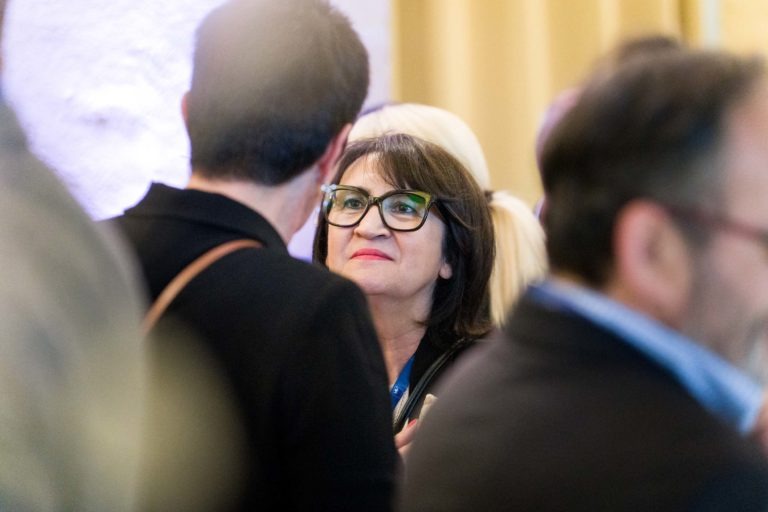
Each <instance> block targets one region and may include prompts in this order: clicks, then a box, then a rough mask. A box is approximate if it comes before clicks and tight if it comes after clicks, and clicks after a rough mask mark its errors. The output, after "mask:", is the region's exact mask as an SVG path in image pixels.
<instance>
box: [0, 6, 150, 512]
mask: <svg viewBox="0 0 768 512" xmlns="http://www.w3.org/2000/svg"><path fill="white" fill-rule="evenodd" d="M5 3H6V2H5V1H3V0H0V27H1V26H2V18H3V14H4V12H5ZM132 270H133V268H132V267H131V265H130V263H129V262H128V261H127V260H126V259H125V258H124V257H123V255H122V253H121V251H120V245H119V244H118V242H117V241H116V240H114V239H113V238H112V237H111V236H110V234H109V233H106V232H104V233H102V232H99V231H98V230H97V228H95V227H94V225H93V223H92V221H91V219H90V218H89V217H88V216H87V215H86V214H85V212H84V211H83V210H82V209H81V208H80V206H79V205H78V204H77V202H76V201H75V200H74V199H73V198H72V196H71V195H70V194H69V192H68V191H67V190H66V188H65V187H64V186H63V185H62V183H60V182H59V180H58V179H57V178H56V177H55V176H54V174H53V173H52V172H51V171H50V170H49V169H47V168H46V167H45V166H44V165H43V164H41V163H40V162H39V161H38V160H37V159H36V158H35V157H34V156H32V154H31V153H30V152H29V150H28V149H27V144H26V140H25V138H24V135H23V134H22V133H21V131H20V129H19V126H18V123H17V121H16V117H15V116H14V114H13V112H12V111H11V110H10V108H8V106H6V105H5V103H3V102H0V272H2V277H1V278H0V282H2V285H1V286H0V326H2V327H1V328H0V510H14V511H16V510H18V511H40V512H55V511H61V510H81V511H89V512H99V511H105V510H110V511H115V512H128V511H131V510H135V508H134V507H135V505H136V497H137V487H138V476H139V475H138V473H139V459H140V446H141V445H140V442H141V424H142V418H143V396H144V392H145V367H144V365H145V361H144V357H145V352H144V347H143V345H142V343H141V335H140V332H139V319H140V309H141V307H142V305H141V303H140V300H139V293H138V291H137V287H136V283H135V281H134V280H133V273H132Z"/></svg>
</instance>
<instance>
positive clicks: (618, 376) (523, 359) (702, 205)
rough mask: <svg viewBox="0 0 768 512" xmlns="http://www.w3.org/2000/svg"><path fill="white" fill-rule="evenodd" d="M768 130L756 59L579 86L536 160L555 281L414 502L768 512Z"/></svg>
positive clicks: (664, 57) (461, 389) (408, 489)
mask: <svg viewBox="0 0 768 512" xmlns="http://www.w3.org/2000/svg"><path fill="white" fill-rule="evenodd" d="M766 141H768V80H766V73H765V66H764V64H763V62H762V61H759V60H754V59H741V58H736V57H734V56H731V55H727V54H722V53H709V52H693V51H679V52H677V51H676V52H668V53H666V54H660V55H656V56H654V58H642V57H638V58H636V59H632V60H631V61H630V62H627V63H626V64H625V65H621V66H618V67H617V68H616V69H615V70H614V71H612V72H610V73H608V74H604V75H599V76H596V77H595V78H594V79H593V80H592V81H591V82H590V83H588V84H587V85H586V86H585V88H584V90H583V92H582V94H581V96H580V98H579V100H578V102H577V103H576V104H575V105H574V106H573V107H572V109H571V110H570V111H569V112H568V114H566V115H565V117H564V118H563V119H562V121H561V122H560V123H559V124H558V125H557V126H556V127H555V128H554V130H553V132H552V134H551V135H550V137H549V139H548V141H547V143H546V145H545V147H544V151H543V155H542V160H541V163H542V171H543V178H544V185H545V190H546V194H547V197H548V199H549V203H548V204H549V206H548V209H547V213H546V216H545V225H546V228H547V233H548V240H547V248H548V252H549V258H550V265H551V269H552V275H551V277H550V279H549V280H547V281H546V282H545V283H543V284H542V285H540V286H534V287H532V288H530V289H529V291H528V292H527V294H526V295H525V297H524V299H523V300H522V301H521V303H520V305H519V306H518V307H517V308H516V309H515V310H514V311H513V312H512V314H511V316H510V318H509V319H508V321H507V325H508V327H507V329H506V331H505V332H504V334H503V336H502V339H501V340H499V341H498V343H496V344H494V345H492V346H490V347H488V349H487V350H485V351H484V352H483V353H480V354H477V356H476V358H475V360H474V361H471V362H470V364H467V365H465V366H464V367H463V368H462V369H461V370H460V371H459V372H458V374H457V375H455V376H454V377H455V378H454V379H453V380H452V382H451V383H450V384H449V386H448V389H446V390H445V391H444V394H443V398H441V401H440V402H439V403H438V404H437V405H435V407H434V408H433V410H432V411H431V417H430V418H427V420H426V421H425V422H424V425H423V426H422V431H421V432H420V436H419V437H418V438H417V439H416V441H415V443H414V446H413V449H412V453H411V458H410V459H409V461H408V462H409V466H408V481H407V483H406V485H405V489H404V496H403V500H404V503H405V506H404V510H408V511H410V510H413V511H431V510H440V511H452V510H470V509H472V510H536V511H548V510H551V511H554V510H569V511H591V512H594V511H602V510H604V511H622V510H654V511H676V510H740V511H764V510H766V509H768V461H767V460H766V458H765V456H764V454H763V453H762V451H761V450H760V447H759V446H758V444H757V443H755V442H754V441H752V440H751V438H750V434H751V433H752V432H753V431H754V429H755V427H756V426H757V425H758V423H757V418H758V413H759V410H760V406H761V404H762V402H763V399H764V397H763V391H762V388H761V386H760V385H759V384H758V382H757V380H756V379H753V378H751V377H750V375H749V374H748V372H747V371H746V369H747V368H750V367H752V366H754V364H755V363H754V361H753V356H754V355H755V354H757V353H760V352H761V351H760V350H759V344H760V343H764V338H763V333H764V332H765V328H766V321H767V320H768V201H766V200H765V198H766V197H768V144H767V143H766ZM763 364H765V362H764V361H763ZM430 420H431V421H430ZM433 425H434V426H436V428H431V427H432V426H433ZM437 426H439V427H437ZM456 454H461V455H460V457H461V460H452V459H451V458H452V457H454V456H455V455H456Z"/></svg>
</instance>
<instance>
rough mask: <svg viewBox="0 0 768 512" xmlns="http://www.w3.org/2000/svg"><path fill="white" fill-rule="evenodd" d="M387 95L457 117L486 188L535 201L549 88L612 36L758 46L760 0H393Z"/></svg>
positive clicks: (573, 73)
mask: <svg viewBox="0 0 768 512" xmlns="http://www.w3.org/2000/svg"><path fill="white" fill-rule="evenodd" d="M392 17H393V44H392V49H393V52H392V55H393V63H392V64H393V65H392V69H393V98H394V99H395V100H399V101H416V102H422V103H428V104H433V105H436V106H439V107H443V108H446V109H448V110H451V111H453V112H455V113H457V114H459V115H460V116H462V117H463V118H464V119H465V120H466V121H467V122H468V123H469V124H470V126H471V127H472V128H473V129H474V130H475V132H476V133H477V135H478V137H479V138H480V141H481V143H482V144H483V147H484V149H485V151H486V156H487V158H488V163H489V165H490V168H491V174H492V178H493V183H494V187H495V188H497V189H508V190H511V191H512V192H514V193H516V194H517V195H519V196H520V197H522V198H523V199H525V200H526V201H528V202H529V203H531V204H533V203H534V202H535V201H536V199H537V198H538V197H539V195H540V193H541V191H540V186H539V180H538V173H537V171H536V167H535V161H534V155H533V143H534V138H535V133H536V129H537V126H538V123H539V120H540V118H541V115H542V113H543V111H544V109H545V108H546V106H547V104H548V103H549V101H550V100H551V99H552V98H553V97H554V95H555V94H556V93H557V92H558V91H560V90H562V89H564V88H567V87H570V86H572V85H574V84H576V83H577V82H578V81H579V80H580V79H581V78H582V77H583V76H584V75H585V73H586V72H587V71H588V70H589V67H590V65H591V64H592V63H593V62H594V60H595V59H596V58H597V57H598V56H599V55H600V54H602V53H603V52H605V51H606V50H608V49H609V48H611V47H612V46H613V45H614V44H615V43H616V42H617V41H619V40H620V39H622V38H624V37H626V36H632V35H639V34H644V33H651V32H663V33H667V34H675V35H680V36H681V37H683V38H684V39H686V40H688V41H689V42H691V43H694V44H705V43H706V44H719V45H722V46H725V47H727V48H732V49H737V50H755V49H758V48H760V45H762V49H766V47H768V41H766V40H765V38H764V37H763V34H764V31H765V27H767V26H768V2H766V1H765V0H393V2H392Z"/></svg>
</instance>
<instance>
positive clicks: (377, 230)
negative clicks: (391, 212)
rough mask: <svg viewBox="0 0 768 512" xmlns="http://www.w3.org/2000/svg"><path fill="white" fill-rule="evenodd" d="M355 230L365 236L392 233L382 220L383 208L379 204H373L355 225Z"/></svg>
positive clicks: (370, 236)
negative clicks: (380, 208)
mask: <svg viewBox="0 0 768 512" xmlns="http://www.w3.org/2000/svg"><path fill="white" fill-rule="evenodd" d="M355 232H356V233H357V234H359V235H360V236H363V237H365V238H372V237H375V236H380V235H388V234H390V230H389V228H388V227H387V226H386V225H385V224H384V222H383V221H382V220H381V210H379V205H378V204H372V205H371V207H370V208H368V211H367V212H365V215H363V218H362V219H360V222H359V223H358V224H357V226H355Z"/></svg>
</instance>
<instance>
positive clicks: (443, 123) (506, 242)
mask: <svg viewBox="0 0 768 512" xmlns="http://www.w3.org/2000/svg"><path fill="white" fill-rule="evenodd" d="M391 133H405V134H408V135H412V136H414V137H418V138H421V139H423V140H426V141H429V142H432V143H434V144H437V145H438V146H440V147H442V148H443V149H445V150H446V151H448V152H449V153H450V154H451V155H453V156H454V157H455V158H456V159H458V160H459V161H460V162H461V163H462V164H464V166H465V167H466V168H467V170H469V171H470V173H472V176H473V177H474V178H475V180H476V181H477V183H478V184H479V185H480V187H481V188H482V189H483V190H485V191H488V192H487V193H488V195H489V197H490V199H489V206H490V209H491V219H492V222H493V230H494V238H495V240H496V244H495V251H496V257H495V259H494V268H493V272H492V275H491V280H490V305H491V317H492V319H493V321H494V323H495V324H497V325H501V324H502V323H503V321H504V319H505V318H506V313H507V311H508V310H509V309H510V308H511V307H512V305H513V304H514V303H515V301H516V300H517V298H518V297H519V295H520V293H521V292H522V290H523V289H525V287H526V285H527V284H528V283H530V282H531V281H533V280H535V279H538V278H540V277H542V276H543V274H544V272H545V271H546V256H545V253H544V234H543V231H542V229H541V226H540V224H539V222H538V221H537V219H536V218H535V216H534V215H533V213H532V212H531V209H530V207H529V206H528V205H526V204H525V203H524V202H523V201H521V200H520V199H518V198H517V197H515V196H513V195H512V194H510V193H508V192H505V191H496V192H490V190H491V180H490V173H489V171H488V165H487V163H486V161H485V155H484V153H483V150H482V147H481V146H480V142H479V141H478V139H477V137H476V136H475V134H474V132H473V131H472V130H471V129H470V127H469V126H468V125H467V124H466V123H465V122H464V121H463V120H462V119H461V118H459V117H458V116H457V115H455V114H453V113H451V112H448V111H446V110H443V109H440V108H437V107H432V106H428V105H421V104H416V103H400V104H392V105H386V106H383V107H380V108H377V109H375V110H372V111H370V112H367V113H364V114H363V115H362V116H360V118H358V120H357V121H356V122H355V124H354V126H353V127H352V131H351V132H350V135H349V140H350V141H354V140H358V139H364V138H369V137H378V136H381V135H385V134H391Z"/></svg>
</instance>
